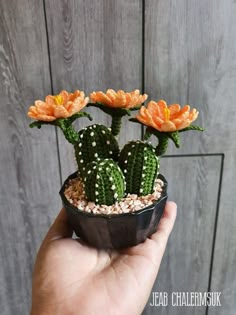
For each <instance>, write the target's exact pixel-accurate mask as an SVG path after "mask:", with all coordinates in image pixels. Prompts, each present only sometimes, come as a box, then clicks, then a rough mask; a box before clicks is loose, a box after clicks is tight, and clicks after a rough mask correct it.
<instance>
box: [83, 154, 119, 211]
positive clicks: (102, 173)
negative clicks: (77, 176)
mask: <svg viewBox="0 0 236 315" xmlns="http://www.w3.org/2000/svg"><path fill="white" fill-rule="evenodd" d="M85 172H86V176H85V177H84V179H83V182H84V189H85V194H86V196H87V198H88V200H89V201H94V202H95V203H96V204H100V205H102V204H105V205H112V204H114V203H115V202H116V201H119V200H120V199H121V198H122V197H123V196H124V190H125V179H124V175H123V173H122V171H121V169H120V168H119V166H118V164H117V163H116V162H114V160H112V159H98V160H97V161H93V162H90V163H88V164H87V166H86V171H85Z"/></svg>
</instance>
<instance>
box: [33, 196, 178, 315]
mask: <svg viewBox="0 0 236 315" xmlns="http://www.w3.org/2000/svg"><path fill="white" fill-rule="evenodd" d="M176 208H177V207H176V204H175V203H173V202H167V204H166V207H165V211H164V214H163V217H162V219H161V221H160V223H159V225H158V229H157V232H155V233H154V234H153V235H152V236H151V237H150V238H148V239H146V241H145V242H144V243H141V244H139V245H137V246H134V247H130V248H127V249H123V250H97V249H95V248H92V247H88V246H87V245H86V244H84V243H83V242H82V241H80V240H74V239H72V233H73V232H72V230H71V228H70V226H69V224H68V222H67V215H66V212H65V210H64V209H62V210H61V212H60V214H59V215H58V217H57V218H56V220H55V222H54V223H53V225H52V226H51V228H50V229H49V231H48V233H47V235H46V237H45V239H44V241H43V243H42V245H41V247H40V250H39V252H38V256H37V259H36V263H35V269H34V274H33V289H32V309H31V315H42V314H44V315H52V314H53V315H69V314H70V315H75V314H76V315H77V314H79V315H84V314H85V315H92V314H96V315H100V314H102V315H104V314H106V315H110V314H112V315H136V314H137V315H138V314H141V312H142V311H143V308H144V306H145V304H146V303H147V300H148V298H149V295H150V292H151V290H152V287H153V284H154V281H155V279H156V276H157V273H158V270H159V267H160V263H161V259H162V256H163V254H164V251H165V247H166V244H167V241H168V237H169V235H170V233H171V230H172V228H173V225H174V222H175V218H176Z"/></svg>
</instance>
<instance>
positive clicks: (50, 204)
mask: <svg viewBox="0 0 236 315" xmlns="http://www.w3.org/2000/svg"><path fill="white" fill-rule="evenodd" d="M235 16H236V3H235V1H233V0H225V1H220V2H219V1H214V0H208V1H196V0H178V1H177V0H172V1H168V0H167V1H166V0H146V1H139V0H129V1H125V0H121V1H115V0H110V1H109V0H98V1H92V0H88V1H82V0H67V1H66V0H57V1H56V0H50V1H49V0H45V1H36V0H30V1H29V0H17V1H16V0H11V1H1V2H0V26H1V31H0V82H1V84H0V92H1V100H0V106H1V115H0V122H1V123H0V137H1V141H0V152H1V154H0V171H1V186H0V187H1V195H0V198H1V206H2V209H1V212H0V237H1V245H0V265H1V269H0V305H1V314H3V315H10V314H19V315H21V314H22V315H23V314H27V313H28V311H29V306H30V299H31V297H30V294H31V293H30V290H31V271H32V266H33V262H34V257H35V254H36V251H37V248H38V246H39V245H40V242H41V240H42V237H43V235H44V234H45V232H46V230H47V228H48V226H49V225H50V224H51V222H52V220H53V218H54V217H55V215H56V213H57V212H58V211H59V208H60V199H59V195H58V191H59V189H60V185H61V179H62V180H64V179H65V177H66V176H67V175H69V174H70V173H71V172H72V171H74V170H75V167H76V165H75V162H74V159H73V150H72V148H71V146H69V145H67V144H65V141H64V139H63V137H62V135H61V133H60V131H58V134H57V132H55V130H54V128H52V127H50V126H48V127H44V128H42V130H40V131H38V130H31V129H29V128H28V123H29V120H28V119H27V118H26V115H25V113H26V111H27V109H28V106H29V105H30V104H31V103H32V102H33V101H34V100H35V99H40V98H43V97H44V96H45V95H47V94H50V93H55V94H56V93H58V92H59V91H60V90H61V89H68V90H75V89H81V90H85V91H86V93H90V92H91V91H92V90H97V89H102V90H104V89H107V88H109V87H112V88H114V89H125V90H132V89H134V88H140V89H143V88H144V89H145V92H147V93H148V94H149V95H150V99H160V98H165V99H166V100H167V101H168V102H169V103H173V102H179V103H180V104H181V105H184V104H186V103H189V104H192V105H194V106H196V107H197V108H199V109H200V118H199V120H198V122H199V124H202V125H203V126H204V127H205V128H206V131H205V132H204V133H202V134H197V133H192V134H190V132H189V133H188V134H187V133H186V134H185V135H183V136H182V147H181V148H180V149H179V150H177V149H175V148H174V146H173V145H172V144H171V145H170V148H169V151H168V154H170V156H169V157H168V158H164V159H163V160H162V165H161V169H162V173H163V174H164V175H165V176H166V177H167V179H168V180H169V195H170V198H171V199H173V200H175V201H176V202H177V203H178V218H177V222H176V225H175V228H174V231H173V234H172V236H171V238H170V241H169V244H168V248H167V251H166V253H165V256H164V259H163V263H162V266H161V270H160V273H159V276H158V280H157V282H156V284H155V285H154V288H153V290H154V291H167V292H169V293H171V292H172V291H206V290H209V289H211V290H213V291H221V292H222V304H223V305H222V307H220V308H209V309H208V308H205V307H203V308H188V307H185V308H177V307H171V306H170V305H169V306H168V307H163V308H153V307H150V305H149V302H148V303H147V306H146V308H145V310H144V312H143V314H145V315H148V314H159V313H160V314H170V315H177V314H181V315H185V314H198V315H200V314H204V315H205V314H206V315H207V314H209V315H211V314H217V315H218V314H219V315H221V314H227V315H233V314H234V313H235V308H236V302H235V296H236V275H235V274H236V273H235V264H236V243H235V233H234V231H235V223H236V213H235V211H234V205H235V204H236V194H235V193H234V187H235V180H234V179H235V162H236V144H235V140H234V138H235V136H236V127H235V126H236V125H235V124H234V122H235V121H236V120H235V118H236V117H235V116H236V111H235V105H234V102H235V99H236V89H235V82H236V58H235V56H236V41H235V34H236V19H235ZM36 17H37V18H36ZM90 111H92V115H93V116H94V118H95V119H94V121H95V122H97V121H99V122H103V123H105V124H109V123H110V119H109V118H108V117H107V116H105V114H103V113H100V112H99V111H95V110H94V109H93V110H90ZM87 123H88V122H87V121H86V120H85V119H81V120H79V121H78V122H77V127H78V128H79V127H81V126H84V125H85V124H87ZM139 137H141V128H140V127H138V126H136V125H131V124H127V122H125V123H124V129H123V132H122V134H121V136H120V139H119V140H120V142H121V144H124V143H125V142H126V141H127V140H129V139H137V138H139ZM177 154H178V155H179V154H180V155H182V156H181V157H176V155H177Z"/></svg>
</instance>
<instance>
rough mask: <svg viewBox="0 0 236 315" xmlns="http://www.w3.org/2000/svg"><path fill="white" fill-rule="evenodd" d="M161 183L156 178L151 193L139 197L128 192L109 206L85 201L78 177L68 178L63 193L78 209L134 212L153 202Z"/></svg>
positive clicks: (101, 211) (158, 192) (91, 211)
mask: <svg viewBox="0 0 236 315" xmlns="http://www.w3.org/2000/svg"><path fill="white" fill-rule="evenodd" d="M163 185H164V183H163V181H162V180H160V179H156V181H155V186H154V192H153V193H152V194H149V195H146V196H140V197H139V196H138V195H136V194H128V195H127V196H126V197H125V198H123V199H121V200H120V201H119V202H116V203H115V204H113V205H111V206H107V205H96V204H95V203H94V202H91V201H87V200H86V196H85V193H84V188H83V184H82V182H81V180H80V179H79V178H74V179H71V180H70V182H69V184H68V186H67V187H66V189H65V193H64V194H65V197H66V198H67V200H68V201H69V202H70V203H71V204H73V205H74V206H75V207H77V208H78V209H79V210H82V211H86V212H90V213H94V214H107V215H109V214H120V213H128V212H134V211H138V210H140V209H143V208H145V207H147V206H149V205H151V204H153V202H154V201H156V200H158V199H159V198H160V196H161V192H162V187H163Z"/></svg>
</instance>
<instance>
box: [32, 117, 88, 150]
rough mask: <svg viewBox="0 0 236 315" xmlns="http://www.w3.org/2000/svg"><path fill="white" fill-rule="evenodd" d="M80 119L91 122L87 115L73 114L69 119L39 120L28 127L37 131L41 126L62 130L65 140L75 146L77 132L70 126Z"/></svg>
mask: <svg viewBox="0 0 236 315" xmlns="http://www.w3.org/2000/svg"><path fill="white" fill-rule="evenodd" d="M80 117H87V118H88V119H89V120H92V117H91V116H90V115H89V114H87V113H85V112H79V113H76V114H74V115H73V116H71V117H68V118H58V119H56V120H54V121H51V122H47V121H39V120H38V121H34V122H33V123H31V124H30V125H29V126H30V128H34V127H37V128H39V129H40V128H41V127H42V125H53V126H56V127H59V128H60V129H61V130H62V132H63V134H64V136H65V138H66V140H67V141H68V142H70V143H72V144H75V143H76V142H77V141H78V140H79V137H78V132H77V131H76V130H75V129H74V127H73V126H72V123H73V122H74V121H75V120H76V119H77V118H80Z"/></svg>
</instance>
